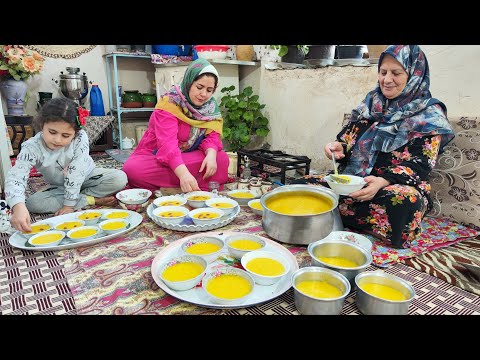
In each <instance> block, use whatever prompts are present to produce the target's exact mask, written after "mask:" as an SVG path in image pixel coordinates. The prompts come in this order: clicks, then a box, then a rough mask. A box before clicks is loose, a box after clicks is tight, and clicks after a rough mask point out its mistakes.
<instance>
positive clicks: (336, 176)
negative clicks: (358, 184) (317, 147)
mask: <svg viewBox="0 0 480 360" xmlns="http://www.w3.org/2000/svg"><path fill="white" fill-rule="evenodd" d="M328 148H329V149H330V151H332V143H330V144H328ZM332 163H333V171H335V174H331V175H330V178H331V179H332V180H333V181H336V182H338V183H340V184H348V183H350V179H348V178H345V177H342V176H341V175H339V174H338V169H337V162H336V161H335V154H334V153H333V151H332Z"/></svg>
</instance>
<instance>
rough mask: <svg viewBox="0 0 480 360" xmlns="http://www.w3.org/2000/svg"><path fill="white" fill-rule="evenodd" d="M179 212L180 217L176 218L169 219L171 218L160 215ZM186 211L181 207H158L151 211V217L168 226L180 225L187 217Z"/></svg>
mask: <svg viewBox="0 0 480 360" xmlns="http://www.w3.org/2000/svg"><path fill="white" fill-rule="evenodd" d="M173 211H174V212H178V211H179V212H181V213H182V216H177V217H171V216H161V215H160V214H162V213H168V212H173ZM188 211H189V210H188V209H187V208H186V207H183V206H160V207H157V208H155V209H154V210H153V216H155V218H156V219H157V220H160V221H163V222H165V223H168V224H180V223H181V222H182V221H183V220H184V219H185V217H186V216H187V215H188Z"/></svg>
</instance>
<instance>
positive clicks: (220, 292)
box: [206, 274, 252, 300]
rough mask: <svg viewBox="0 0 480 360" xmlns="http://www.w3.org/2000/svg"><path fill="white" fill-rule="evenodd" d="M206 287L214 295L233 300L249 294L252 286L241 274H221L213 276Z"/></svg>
mask: <svg viewBox="0 0 480 360" xmlns="http://www.w3.org/2000/svg"><path fill="white" fill-rule="evenodd" d="M206 289H207V291H208V292H209V293H210V294H212V295H213V296H216V297H218V298H221V299H230V300H233V299H238V298H241V297H243V296H245V295H248V294H249V293H250V292H251V291H252V286H251V285H250V283H249V282H248V280H247V279H245V278H243V277H241V276H239V275H232V274H221V275H219V276H216V277H214V278H212V279H211V280H210V281H209V282H208V283H207V286H206Z"/></svg>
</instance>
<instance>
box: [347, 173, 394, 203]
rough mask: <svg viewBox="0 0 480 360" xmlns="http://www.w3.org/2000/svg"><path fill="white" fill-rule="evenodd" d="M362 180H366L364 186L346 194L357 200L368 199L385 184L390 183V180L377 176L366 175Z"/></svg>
mask: <svg viewBox="0 0 480 360" xmlns="http://www.w3.org/2000/svg"><path fill="white" fill-rule="evenodd" d="M364 180H365V181H366V183H367V186H365V187H364V188H363V189H360V190H358V191H355V192H353V193H351V194H348V196H350V197H352V198H354V199H355V200H358V201H369V200H372V199H373V198H374V197H375V195H376V194H377V192H379V191H380V190H381V189H383V188H384V187H385V186H388V185H390V181H388V180H385V179H384V178H382V177H378V176H372V175H370V176H366V177H365V178H364Z"/></svg>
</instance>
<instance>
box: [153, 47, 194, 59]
mask: <svg viewBox="0 0 480 360" xmlns="http://www.w3.org/2000/svg"><path fill="white" fill-rule="evenodd" d="M191 50H192V45H152V53H153V54H160V55H175V56H188V55H190V52H191Z"/></svg>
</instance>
